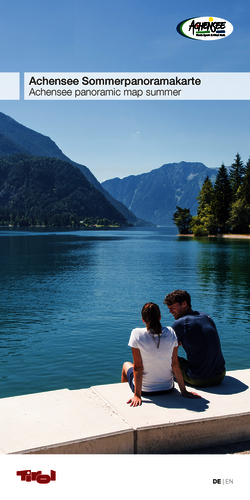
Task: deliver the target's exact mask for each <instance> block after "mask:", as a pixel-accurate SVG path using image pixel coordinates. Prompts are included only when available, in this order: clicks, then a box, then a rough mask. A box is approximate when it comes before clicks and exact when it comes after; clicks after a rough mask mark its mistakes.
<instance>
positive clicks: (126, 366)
mask: <svg viewBox="0 0 250 500" xmlns="http://www.w3.org/2000/svg"><path fill="white" fill-rule="evenodd" d="M131 367H133V365H132V363H130V361H126V362H125V363H124V365H123V367H122V379H121V381H122V382H128V378H127V372H128V369H129V368H131Z"/></svg>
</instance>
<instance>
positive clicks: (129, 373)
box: [127, 366, 174, 396]
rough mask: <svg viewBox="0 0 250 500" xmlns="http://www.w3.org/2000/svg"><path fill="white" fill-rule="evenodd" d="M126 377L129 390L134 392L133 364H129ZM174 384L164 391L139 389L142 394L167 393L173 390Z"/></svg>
mask: <svg viewBox="0 0 250 500" xmlns="http://www.w3.org/2000/svg"><path fill="white" fill-rule="evenodd" d="M127 379H128V384H129V387H130V389H131V391H132V392H133V393H134V392H135V384H134V370H133V366H131V367H130V368H129V369H128V371H127ZM173 388H174V386H173V387H171V389H166V390H165V391H152V392H145V391H141V395H142V396H156V395H157V394H168V393H169V392H171V391H172V390H173Z"/></svg>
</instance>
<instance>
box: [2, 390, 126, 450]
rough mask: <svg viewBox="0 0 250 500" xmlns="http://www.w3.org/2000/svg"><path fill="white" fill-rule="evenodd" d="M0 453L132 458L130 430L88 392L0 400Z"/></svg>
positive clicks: (57, 393) (116, 415) (93, 394)
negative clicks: (79, 454) (125, 454)
mask: <svg viewBox="0 0 250 500" xmlns="http://www.w3.org/2000/svg"><path fill="white" fill-rule="evenodd" d="M0 415H1V426H0V449H1V452H2V453H4V454H12V453H67V454H68V453H133V452H134V439H133V430H132V429H131V427H130V426H129V424H128V423H126V422H125V421H124V419H123V418H122V417H120V416H119V415H118V414H117V412H116V411H115V410H113V409H112V408H111V407H110V406H109V405H107V404H106V403H105V402H104V401H103V400H102V399H100V398H99V397H98V396H97V395H96V394H95V393H94V392H93V391H92V390H91V389H82V390H77V391H69V390H68V389H63V390H59V391H51V392H44V393H39V394H30V395H26V396H18V397H13V398H5V399H0Z"/></svg>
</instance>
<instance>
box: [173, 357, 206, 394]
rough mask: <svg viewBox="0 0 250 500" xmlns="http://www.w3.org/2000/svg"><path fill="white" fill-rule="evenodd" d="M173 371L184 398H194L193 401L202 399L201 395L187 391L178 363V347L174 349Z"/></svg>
mask: <svg viewBox="0 0 250 500" xmlns="http://www.w3.org/2000/svg"><path fill="white" fill-rule="evenodd" d="M172 370H173V372H174V375H175V378H176V380H177V383H178V385H179V388H180V391H181V394H182V396H183V397H184V398H192V399H196V398H201V396H199V394H196V392H189V391H187V389H186V387H185V384H184V380H183V376H182V373H181V369H180V365H179V361H178V347H174V351H173V357H172Z"/></svg>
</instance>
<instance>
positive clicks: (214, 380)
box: [178, 356, 226, 387]
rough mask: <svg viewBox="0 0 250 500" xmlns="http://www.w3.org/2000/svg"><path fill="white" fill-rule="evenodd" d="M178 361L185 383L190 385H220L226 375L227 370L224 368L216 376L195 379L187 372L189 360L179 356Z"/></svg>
mask: <svg viewBox="0 0 250 500" xmlns="http://www.w3.org/2000/svg"><path fill="white" fill-rule="evenodd" d="M178 361H179V365H180V369H181V373H182V376H183V380H184V382H185V384H187V385H190V386H191V387H211V386H214V385H219V384H221V382H222V381H223V379H224V377H225V375H226V370H223V372H221V373H220V374H219V375H216V376H215V377H212V378H209V379H194V378H191V377H190V376H189V375H188V374H187V360H186V359H185V358H182V357H180V356H178Z"/></svg>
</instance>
